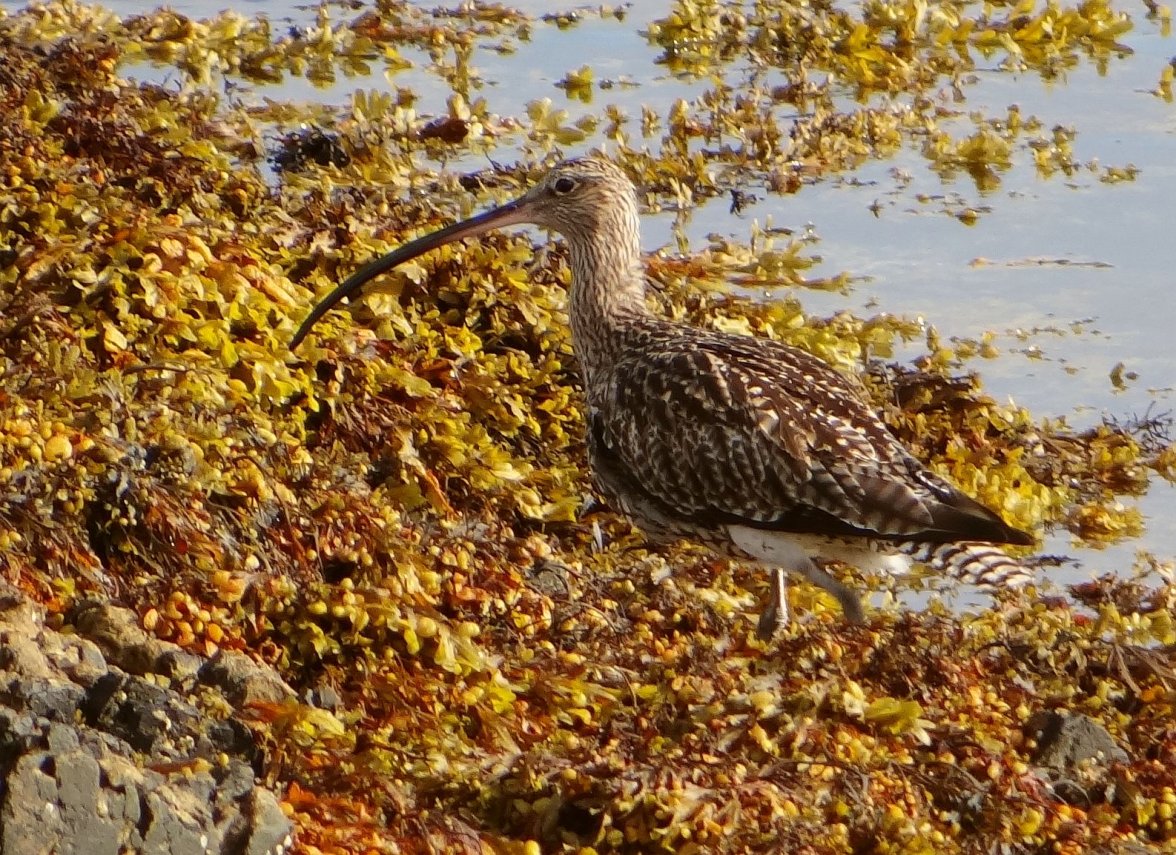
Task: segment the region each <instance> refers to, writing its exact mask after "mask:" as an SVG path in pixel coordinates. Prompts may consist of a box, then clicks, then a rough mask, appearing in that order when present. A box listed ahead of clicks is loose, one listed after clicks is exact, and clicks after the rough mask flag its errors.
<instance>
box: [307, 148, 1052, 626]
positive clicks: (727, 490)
mask: <svg viewBox="0 0 1176 855" xmlns="http://www.w3.org/2000/svg"><path fill="white" fill-rule="evenodd" d="M515 223H534V224H536V225H539V226H542V227H544V228H548V229H552V230H554V231H557V232H559V233H560V234H562V235H563V236H564V237H565V238H566V239H567V242H568V248H569V251H570V256H571V268H572V286H571V295H570V310H569V315H570V322H571V327H572V344H573V347H574V348H575V351H576V354H577V356H578V358H579V361H580V366H581V369H582V372H583V380H584V388H585V393H586V396H587V401H588V414H587V422H588V452H589V462H590V465H591V469H592V472H593V476H594V479H595V481H596V484H597V487H598V488H599V490H600V492H601V493H602V494H603V495H604V496H605V498H606V499H607V500H608V501H609V502H610V504H612V505H613V506H614V507H615V508H616V509H618V510H620V511H622V512H623V513H625V514H626V515H627V516H629V517H630V518H631V519H632V520H633V521H634V522H636V523H637V524H638V525H639V526H641V527H642V528H643V529H644V530H645V531H646V532H647V533H648V534H649V535H650V536H651V537H653V538H655V539H674V538H690V539H694V540H699V541H702V542H704V543H706V544H708V545H710V546H711V547H713V548H715V549H718V550H720V551H722V552H725V553H729V554H732V555H736V556H738V557H752V558H757V559H759V560H762V561H765V562H767V563H769V564H771V565H772V566H773V567H774V570H775V573H774V585H773V598H772V602H771V604H770V606H769V608H768V609H767V610H766V611H765V613H764V615H763V616H762V617H761V619H760V624H759V632H760V634H761V636H768V635H770V634H771V632H772V631H773V630H774V629H775V627H776V626H777V625H778V624H780V623H782V622H783V621H784V620H786V617H787V607H786V602H785V599H784V579H785V576H784V571H785V570H790V571H792V572H796V573H799V574H800V575H802V576H804V577H805V578H807V579H808V580H810V581H811V582H813V583H815V584H817V585H820V586H821V587H823V588H825V589H826V590H828V591H830V592H831V593H832V594H833V595H834V596H836V597H837V599H838V600H839V601H840V603H841V605H842V608H843V610H844V611H845V613H846V616H847V617H848V618H849V619H850V620H852V621H855V622H856V621H860V620H861V619H862V608H861V604H860V602H859V599H858V596H857V594H856V593H855V592H854V591H852V590H850V589H849V588H847V587H845V586H844V585H842V584H840V583H838V582H837V581H835V580H834V579H832V578H831V577H830V576H828V575H827V574H826V573H825V572H824V571H823V570H822V569H820V568H819V567H818V566H817V565H816V564H815V563H814V562H813V560H812V558H814V557H822V558H835V559H840V560H846V561H848V562H850V563H854V564H858V565H867V566H868V565H879V564H880V565H881V566H883V567H885V568H886V569H889V570H892V571H896V572H897V570H898V566H897V565H898V564H901V563H902V562H903V561H904V560H906V559H909V558H914V559H915V560H918V561H922V562H926V563H928V564H930V565H932V566H933V567H934V568H935V569H938V570H940V571H944V572H949V573H953V574H955V575H956V576H958V577H960V578H962V579H965V580H967V581H970V582H973V583H976V584H980V585H984V586H989V587H996V586H1000V585H1011V584H1017V583H1020V582H1024V581H1027V580H1028V578H1029V574H1028V571H1027V570H1026V569H1025V568H1024V567H1023V566H1022V565H1021V564H1019V563H1018V562H1017V561H1015V560H1014V559H1012V558H1010V557H1008V556H1007V555H1005V554H1004V553H1003V552H1002V551H1001V550H1000V549H999V548H997V547H995V546H991V545H989V544H993V543H1010V544H1022V545H1026V544H1031V543H1032V542H1033V538H1032V537H1030V536H1029V535H1027V534H1025V533H1024V532H1021V531H1018V530H1016V529H1014V528H1012V527H1010V526H1009V525H1007V524H1006V523H1005V522H1004V521H1002V520H1001V519H1000V517H998V516H997V515H996V514H994V513H993V512H992V511H990V510H988V509H987V508H985V507H983V506H982V505H980V504H979V503H977V502H975V501H974V500H972V499H970V498H968V497H967V496H965V495H964V494H963V493H961V492H960V491H959V490H957V489H956V488H955V487H953V486H952V485H950V484H948V483H947V482H946V481H944V480H943V479H941V478H939V477H938V476H936V475H934V474H933V473H931V472H929V471H928V470H927V469H925V468H924V467H923V466H922V465H921V464H920V463H919V462H918V461H917V460H915V459H914V458H913V457H912V456H911V455H910V454H909V453H908V452H907V451H906V449H905V448H903V447H902V445H901V444H900V443H899V442H898V441H897V440H895V439H894V437H893V436H892V435H891V434H890V432H889V431H888V430H887V428H886V426H885V425H884V424H883V423H882V422H881V421H880V420H879V419H878V417H877V416H876V415H875V414H874V413H873V411H872V410H871V409H870V406H869V404H868V403H867V402H866V400H865V398H864V396H863V394H862V392H861V389H860V387H859V386H858V384H857V383H856V381H855V380H853V379H850V378H847V377H845V376H843V375H842V374H840V373H838V372H837V371H835V370H833V369H832V368H830V367H829V366H828V365H826V364H825V363H823V362H821V361H820V360H819V359H817V358H815V357H813V356H811V355H810V354H808V353H805V352H804V351H801V350H797V349H796V348H794V347H789V346H788V345H784V344H781V343H779V342H776V341H771V340H768V339H763V338H754V337H748V336H737V335H730V334H727V333H722V332H717V331H715V330H709V329H702V328H698V327H692V326H687V325H684V324H680V323H675V322H672V321H669V320H666V319H664V318H660V317H658V316H656V315H654V314H653V313H652V312H651V311H650V310H649V308H648V306H647V305H646V302H645V279H644V274H643V270H642V267H641V254H640V243H639V238H640V235H639V221H638V211H637V197H636V194H635V192H634V190H633V186H632V184H631V183H630V182H629V180H628V178H627V177H626V176H625V174H624V173H623V172H622V171H621V170H620V169H619V168H618V167H616V166H615V165H613V164H612V163H610V162H609V161H607V160H603V159H600V158H581V159H575V160H568V161H564V162H563V163H560V164H558V165H557V166H555V167H554V168H553V169H552V170H551V171H550V172H549V173H548V174H547V175H546V176H545V177H544V179H543V180H542V181H541V182H540V183H539V184H537V185H536V186H535V187H534V188H532V189H531V190H530V191H529V192H527V193H526V194H524V195H523V196H522V197H520V198H519V199H517V200H515V201H514V202H511V203H509V204H507V205H504V206H502V207H500V208H496V209H494V210H492V211H489V212H487V213H485V214H482V215H480V216H477V217H474V218H472V219H470V220H467V221H466V222H464V223H457V224H455V225H452V226H449V227H447V228H445V229H442V230H440V231H438V232H435V233H434V234H432V235H428V236H426V237H423V238H420V239H419V240H417V241H414V242H412V243H410V244H408V245H406V246H404V247H402V248H400V249H398V250H396V251H395V252H392V253H390V254H388V255H386V256H384V257H382V258H380V259H379V260H377V261H375V262H373V263H372V264H369V265H368V266H367V267H365V268H363V269H362V270H360V271H359V272H357V273H356V274H354V275H353V276H352V277H351V278H349V279H348V280H347V281H346V282H344V283H343V284H342V285H340V286H339V287H338V288H336V289H335V290H334V291H333V292H332V293H331V294H330V295H328V296H327V297H326V298H325V299H324V300H323V301H322V302H320V303H319V304H318V305H317V306H315V308H314V310H313V311H312V312H311V314H310V315H309V316H308V317H307V319H306V320H305V321H304V322H303V324H302V326H301V327H300V328H299V330H298V332H297V333H296V335H295V336H294V339H293V341H292V342H291V347H297V345H298V344H299V343H300V342H301V341H302V339H303V338H305V336H306V334H307V333H308V332H309V330H310V328H311V327H312V326H313V324H314V323H315V322H316V321H317V320H318V319H319V318H321V317H322V316H323V314H325V313H326V312H327V311H328V310H329V309H330V308H331V307H332V306H334V305H335V304H336V303H338V302H339V300H341V299H342V298H343V297H345V296H348V295H349V294H352V293H354V292H356V291H357V290H358V289H359V288H360V287H361V286H362V285H363V284H364V283H366V282H367V281H369V280H370V279H372V278H373V277H375V276H377V275H379V274H380V273H382V272H384V271H385V270H388V269H390V268H391V267H394V266H395V265H397V264H400V263H402V262H404V261H407V260H409V259H411V258H415V257H416V256H418V255H420V254H421V253H423V252H426V251H428V250H429V249H432V248H434V247H437V246H440V245H441V244H444V243H448V242H450V241H454V240H459V239H461V238H464V237H469V236H474V235H478V234H481V233H483V232H485V231H488V230H489V229H492V228H498V227H501V226H505V225H511V224H515ZM895 558H897V559H898V561H897V562H896V561H895V560H894V559H895Z"/></svg>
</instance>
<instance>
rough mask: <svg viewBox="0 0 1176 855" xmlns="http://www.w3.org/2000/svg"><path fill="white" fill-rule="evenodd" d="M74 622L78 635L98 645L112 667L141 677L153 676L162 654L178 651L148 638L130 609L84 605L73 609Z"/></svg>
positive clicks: (104, 604) (100, 604)
mask: <svg viewBox="0 0 1176 855" xmlns="http://www.w3.org/2000/svg"><path fill="white" fill-rule="evenodd" d="M73 623H74V626H75V627H76V629H77V631H78V634H79V635H80V636H82V637H83V638H85V639H87V640H89V641H92V642H93V643H95V644H96V645H98V647H99V648H100V649H101V651H102V653H103V654H105V656H106V658H107V659H108V660H109V661H110V663H111V664H112V665H117V666H118V667H119V668H121V669H123V670H124V671H129V672H130V673H132V674H138V675H139V676H142V675H143V674H149V673H151V671H152V668H153V666H154V665H155V660H156V659H158V658H159V657H160V656H161V655H162V654H163V653H166V652H168V651H170V650H172V649H175V650H178V649H179V648H178V647H176V645H174V644H168V643H167V642H164V641H160V640H159V639H157V638H152V637H151V636H149V635H148V634H147V632H146V631H145V630H144V629H143V627H141V626H139V619H138V617H137V616H136V615H135V613H134V612H132V611H131V610H130V609H124V608H120V607H119V606H114V605H111V604H110V603H104V602H97V601H93V600H91V601H88V602H85V603H82V604H81V605H79V606H78V607H77V608H76V609H74V613H73Z"/></svg>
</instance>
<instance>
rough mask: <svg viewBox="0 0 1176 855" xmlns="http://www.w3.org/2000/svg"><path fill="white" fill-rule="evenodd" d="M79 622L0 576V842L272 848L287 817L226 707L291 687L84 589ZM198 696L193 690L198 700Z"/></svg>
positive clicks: (38, 849)
mask: <svg viewBox="0 0 1176 855" xmlns="http://www.w3.org/2000/svg"><path fill="white" fill-rule="evenodd" d="M71 617H72V618H73V621H72V628H73V629H74V630H76V634H70V633H69V632H58V631H55V630H53V629H51V628H49V627H47V626H46V625H45V622H44V609H43V608H41V607H40V606H39V605H37V604H36V603H34V602H33V601H31V600H29V599H28V598H27V597H25V596H24V595H22V594H21V593H20V592H18V591H16V590H15V589H12V588H10V587H7V586H4V587H0V798H2V802H0V852H3V853H6V855H35V853H44V852H54V853H58V855H69V854H70V853H78V855H81V853H85V855H105V853H111V855H114V853H118V852H128V851H134V852H140V853H170V855H187V853H191V855H198V853H199V854H200V855H203V854H204V853H234V855H274V853H282V852H285V851H287V850H288V849H289V848H290V847H291V845H292V842H293V829H294V826H293V823H292V822H291V820H290V819H289V818H288V817H287V816H286V815H285V814H284V813H283V811H282V808H281V805H280V804H279V802H278V799H277V797H276V796H275V794H274V793H272V792H270V791H269V790H267V789H265V788H264V787H262V786H259V785H258V784H257V783H256V777H257V772H258V769H259V767H260V760H261V756H260V752H259V749H258V748H257V746H256V744H255V740H254V738H253V734H252V732H251V731H250V729H249V727H248V725H247V724H246V723H245V722H244V721H242V720H241V719H240V718H238V717H237V716H236V715H235V714H231V715H229V716H227V717H225V716H224V715H223V714H221V715H219V716H218V715H215V714H213V712H210V710H209V709H206V708H202V707H208V706H209V704H208V698H210V697H211V698H223V699H224V703H225V708H226V709H228V708H232V709H234V710H236V709H240V708H241V707H242V706H243V704H245V703H248V702H250V701H254V700H269V701H280V700H283V699H288V698H290V697H292V696H293V692H292V691H291V690H290V689H289V687H287V686H286V685H285V684H284V683H282V681H281V680H280V679H279V678H278V677H277V676H276V675H275V674H274V673H272V672H270V671H267V670H266V669H265V668H264V667H262V666H259V665H257V664H256V663H254V662H253V661H252V660H250V659H249V658H248V657H246V656H244V655H242V654H239V653H232V652H222V653H220V654H218V655H217V656H216V657H213V658H212V659H207V660H206V659H202V658H201V657H198V656H195V655H193V654H190V653H186V652H184V651H183V650H181V649H180V648H179V647H177V646H176V645H173V644H169V643H167V642H163V641H160V640H158V639H154V638H151V637H150V636H148V635H147V634H146V633H145V632H144V631H143V630H142V629H141V628H140V627H139V626H138V624H137V621H136V620H135V616H134V614H133V613H132V612H131V611H129V610H127V609H123V608H119V607H117V606H112V605H109V604H101V603H96V602H88V603H84V604H82V605H81V606H80V607H79V608H77V609H75V610H74V612H73V613H72V615H71ZM198 696H199V698H200V702H197V697H198Z"/></svg>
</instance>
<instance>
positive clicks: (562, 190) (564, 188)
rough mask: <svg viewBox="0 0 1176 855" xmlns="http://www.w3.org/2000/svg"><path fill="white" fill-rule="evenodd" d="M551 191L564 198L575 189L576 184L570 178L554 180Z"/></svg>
mask: <svg viewBox="0 0 1176 855" xmlns="http://www.w3.org/2000/svg"><path fill="white" fill-rule="evenodd" d="M551 189H553V190H554V191H555V192H556V193H558V194H559V195H561V196H564V195H566V194H568V193H571V192H572V191H573V190H575V189H576V182H575V181H573V180H572V179H571V178H557V179H555V183H554V184H553V185H551Z"/></svg>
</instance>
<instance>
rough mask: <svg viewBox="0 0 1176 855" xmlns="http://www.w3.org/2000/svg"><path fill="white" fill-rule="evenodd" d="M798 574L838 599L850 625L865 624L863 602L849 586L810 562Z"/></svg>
mask: <svg viewBox="0 0 1176 855" xmlns="http://www.w3.org/2000/svg"><path fill="white" fill-rule="evenodd" d="M797 572H799V573H800V575H801V576H804V578H806V579H808V580H809V581H810V582H812V583H813V584H814V585H816V586H817V587H818V588H824V589H825V590H826V591H828V592H829V593H830V594H832V595H833V596H834V597H836V598H837V602H839V603H840V604H841V611H842V612H843V613H844V614H845V619H846V620H847V621H848V622H849V623H863V622H864V621H865V619H866V613H865V611H864V610H863V609H862V601H861V599H860V598H859V597H858V595H857V591H855V590H853V589H852V588H850V587H849V586H848V585H842V584H841V583H840V582H838V581H837V580H836V579H834V578H833V577H832V576H830V575H829V574H828V573H826V572H825V571H824V570H822V569H821V568H820V567H818V566H817V565H816V564H815V563H814V562H812V561H809V562H808V566H807V567H801V568H799V570H798V571H797Z"/></svg>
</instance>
